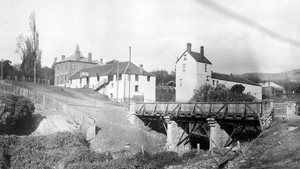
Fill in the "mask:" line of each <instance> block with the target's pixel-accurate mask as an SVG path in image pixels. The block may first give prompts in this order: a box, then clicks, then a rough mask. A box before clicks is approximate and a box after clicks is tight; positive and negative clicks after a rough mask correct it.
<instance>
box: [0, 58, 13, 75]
mask: <svg viewBox="0 0 300 169" xmlns="http://www.w3.org/2000/svg"><path fill="white" fill-rule="evenodd" d="M2 66H3V68H2ZM2 70H3V77H4V78H5V77H6V76H7V75H9V73H10V72H11V71H12V70H13V66H11V61H10V60H4V61H3V62H1V69H0V76H1V75H2Z"/></svg>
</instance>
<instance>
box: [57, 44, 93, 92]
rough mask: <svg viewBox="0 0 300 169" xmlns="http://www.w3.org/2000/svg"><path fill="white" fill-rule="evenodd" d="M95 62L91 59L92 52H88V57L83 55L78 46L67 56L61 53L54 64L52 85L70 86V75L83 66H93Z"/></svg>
mask: <svg viewBox="0 0 300 169" xmlns="http://www.w3.org/2000/svg"><path fill="white" fill-rule="evenodd" d="M96 65H97V63H96V62H93V61H92V53H88V57H84V56H83V55H82V54H81V53H80V50H79V48H77V49H76V51H75V53H74V54H73V55H71V56H69V57H67V58H65V55H62V57H61V60H60V61H58V62H56V63H55V64H54V66H55V73H54V86H61V87H70V84H69V80H70V77H72V76H74V75H75V74H76V73H77V72H79V71H80V70H81V69H83V68H88V67H94V66H96Z"/></svg>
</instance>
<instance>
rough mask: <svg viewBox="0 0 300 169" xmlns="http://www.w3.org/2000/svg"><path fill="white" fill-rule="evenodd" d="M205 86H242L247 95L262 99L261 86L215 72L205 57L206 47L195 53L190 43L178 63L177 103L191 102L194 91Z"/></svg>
mask: <svg viewBox="0 0 300 169" xmlns="http://www.w3.org/2000/svg"><path fill="white" fill-rule="evenodd" d="M204 84H210V85H212V86H217V85H218V84H224V85H225V86H226V87H227V88H231V87H232V86H234V85H235V84H241V85H243V86H244V87H245V91H244V92H245V93H250V94H252V95H253V96H255V97H256V98H257V99H258V100H261V99H262V88H261V86H260V85H258V84H256V83H254V82H252V81H250V80H247V79H244V78H241V77H237V76H234V75H226V74H221V73H215V72H213V67H212V63H211V62H210V61H209V60H208V59H207V58H206V57H205V56H204V47H203V46H201V48H200V52H194V51H192V44H190V43H188V44H187V49H186V51H185V52H184V53H183V54H182V55H181V57H180V58H178V60H177V61H176V101H184V102H185V101H189V100H190V99H191V98H192V96H193V95H194V89H196V88H199V87H200V86H202V85H204Z"/></svg>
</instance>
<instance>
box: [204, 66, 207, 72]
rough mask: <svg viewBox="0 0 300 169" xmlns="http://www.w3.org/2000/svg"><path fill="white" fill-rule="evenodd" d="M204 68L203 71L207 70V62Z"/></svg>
mask: <svg viewBox="0 0 300 169" xmlns="http://www.w3.org/2000/svg"><path fill="white" fill-rule="evenodd" d="M204 69H205V72H207V64H205V66H204Z"/></svg>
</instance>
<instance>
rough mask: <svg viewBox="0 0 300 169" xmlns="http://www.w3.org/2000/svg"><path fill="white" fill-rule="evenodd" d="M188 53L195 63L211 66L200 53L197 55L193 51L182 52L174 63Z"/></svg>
mask: <svg viewBox="0 0 300 169" xmlns="http://www.w3.org/2000/svg"><path fill="white" fill-rule="evenodd" d="M186 52H188V53H189V54H190V55H191V56H192V57H193V58H194V59H195V60H196V61H197V62H201V63H206V64H212V63H211V62H210V61H209V60H208V59H207V58H206V57H205V56H204V55H202V54H201V53H197V52H193V51H190V52H189V51H187V50H186V51H185V52H183V54H182V55H181V56H180V58H179V59H178V60H177V61H176V63H177V62H178V61H179V60H180V59H181V58H182V56H183V55H184V54H185V53H186Z"/></svg>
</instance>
